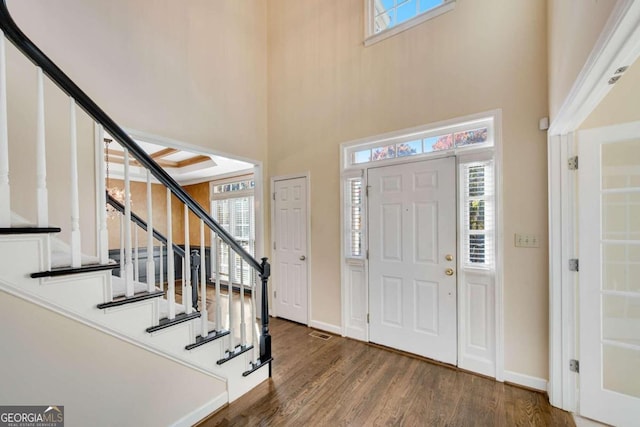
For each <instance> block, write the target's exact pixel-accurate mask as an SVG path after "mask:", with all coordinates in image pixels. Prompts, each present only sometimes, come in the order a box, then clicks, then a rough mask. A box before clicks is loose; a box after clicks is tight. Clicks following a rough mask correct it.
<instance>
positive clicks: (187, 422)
mask: <svg viewBox="0 0 640 427" xmlns="http://www.w3.org/2000/svg"><path fill="white" fill-rule="evenodd" d="M228 401H229V395H228V394H227V392H226V391H225V392H224V393H222V394H221V395H220V396H218V397H216V398H214V399H213V400H210V401H209V402H207V403H205V404H204V405H202V406H201V407H199V408H198V409H196V410H195V411H193V412H191V413H189V414H187V415H185V416H184V417H182V418H180V419H179V420H178V421H176V422H175V423H173V424H171V426H172V427H182V426H186V427H189V426H192V425H194V424H195V423H197V422H198V421H200V420H201V419H203V418H204V417H206V416H207V415H209V414H211V413H212V412H214V411H216V410H218V409H220V408H222V407H223V406H224V405H225V404H226V403H227V402H228Z"/></svg>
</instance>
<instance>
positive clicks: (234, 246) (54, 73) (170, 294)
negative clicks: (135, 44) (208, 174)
mask: <svg viewBox="0 0 640 427" xmlns="http://www.w3.org/2000/svg"><path fill="white" fill-rule="evenodd" d="M0 12H1V13H0V24H1V25H2V28H3V30H4V31H0V227H10V226H11V204H10V202H11V197H10V196H11V195H10V185H9V178H10V175H9V141H8V121H7V80H6V50H5V33H6V35H7V38H8V39H10V40H11V41H12V43H14V45H15V46H16V47H17V48H18V49H19V50H20V51H22V53H24V54H25V55H26V56H27V57H28V58H29V59H30V60H32V61H33V62H34V63H35V64H36V71H37V104H36V105H37V109H36V150H35V152H36V159H35V160H36V162H35V163H36V201H37V212H36V217H37V224H38V226H41V227H46V226H48V225H49V212H48V188H47V167H46V166H47V165H46V140H45V139H46V133H45V107H46V105H45V93H44V92H45V81H44V76H45V74H46V75H47V76H48V77H49V78H50V79H51V80H52V81H53V82H54V83H56V84H57V86H58V87H60V88H61V89H62V91H63V92H65V93H66V94H67V95H68V96H69V128H70V163H71V164H70V184H69V185H70V191H69V194H70V218H71V224H70V232H71V245H70V246H71V267H72V268H80V267H82V260H83V257H82V249H81V240H82V239H81V230H80V197H79V176H78V173H79V170H78V168H79V164H78V122H77V108H76V105H78V106H80V107H81V108H82V110H83V111H84V112H86V113H87V114H88V116H89V117H91V118H92V119H93V120H94V121H95V123H96V126H97V129H98V136H99V143H100V147H99V148H100V151H99V152H100V153H102V146H101V144H102V141H104V136H105V131H107V132H108V133H109V134H110V135H111V136H113V137H114V139H115V140H116V141H118V142H119V143H120V144H121V145H122V146H123V157H124V159H123V164H124V206H119V209H121V211H122V212H123V214H122V215H119V219H120V221H119V223H120V229H119V234H120V236H119V237H120V243H121V244H120V275H121V277H122V278H123V279H124V281H125V295H126V296H127V297H132V296H134V293H135V289H136V282H139V280H140V278H141V272H140V249H139V245H140V241H139V230H138V227H142V228H145V227H146V230H147V242H146V245H147V260H146V262H147V264H146V269H147V270H146V271H147V280H146V282H147V283H146V289H147V290H148V291H149V292H152V291H155V286H156V278H155V262H154V250H155V247H154V240H153V239H154V236H153V208H152V194H151V193H152V187H151V175H153V176H154V177H155V178H156V179H157V180H158V181H159V182H160V183H161V184H162V185H163V186H164V187H165V188H166V198H167V204H166V208H167V213H166V218H167V238H166V241H165V239H164V238H162V239H160V240H162V241H164V242H165V244H166V256H167V258H166V262H164V261H163V260H164V257H163V256H162V255H163V251H164V249H163V248H164V245H163V242H162V241H161V243H160V248H159V252H160V286H161V287H162V288H164V277H165V274H166V278H167V281H166V283H167V285H166V288H167V293H166V300H167V301H166V302H167V308H168V309H167V312H168V314H167V317H168V319H169V320H174V319H175V318H176V314H177V313H176V311H177V307H176V289H175V280H176V270H175V267H176V266H175V258H174V257H175V252H176V250H174V244H173V221H172V197H173V195H174V194H175V196H176V198H177V199H178V200H179V201H180V202H181V203H183V205H184V206H183V207H184V233H185V237H184V242H185V257H184V258H183V260H182V262H183V276H182V294H183V295H182V296H183V298H182V303H183V304H184V306H185V312H186V314H187V315H189V314H192V312H193V309H194V308H195V307H197V301H193V297H194V294H193V293H192V291H194V292H195V291H196V287H194V286H193V280H196V281H197V277H191V268H190V267H191V259H190V253H189V252H190V249H191V242H190V232H189V218H190V213H189V212H190V211H191V212H193V213H194V214H195V215H196V216H197V217H198V218H199V219H200V252H201V260H202V262H201V263H200V268H201V270H200V277H201V282H202V286H201V292H200V295H201V297H200V298H201V301H200V308H201V313H200V317H201V332H202V334H201V335H202V336H203V337H206V336H207V335H208V333H209V331H208V329H209V327H208V325H209V322H208V313H209V312H212V313H214V314H215V326H216V329H217V330H218V331H220V330H222V329H223V326H224V325H225V324H226V325H227V326H228V328H227V329H228V332H229V334H228V335H229V338H228V340H226V345H228V355H229V357H231V356H233V355H238V354H239V353H240V352H242V351H244V350H246V348H247V347H248V345H249V344H251V345H254V346H255V347H256V348H257V347H258V346H257V345H256V342H257V339H258V338H259V339H260V347H261V348H262V349H264V351H262V350H261V351H262V353H263V354H260V359H261V360H262V362H263V363H266V362H268V361H269V360H270V357H271V356H270V343H271V339H270V336H269V333H268V320H266V319H268V317H267V316H266V314H265V313H266V312H267V309H268V307H267V304H266V300H263V304H262V308H261V312H262V313H263V317H264V318H263V319H262V320H263V324H262V329H261V331H262V334H260V332H259V331H257V330H256V328H255V326H256V324H255V319H256V316H255V314H256V308H257V307H256V304H255V294H256V292H255V291H256V286H255V283H253V282H254V281H255V279H256V277H255V276H254V277H253V278H252V279H251V278H250V279H249V280H251V281H252V284H250V285H249V288H250V290H251V304H250V307H251V309H250V311H251V313H250V317H251V330H250V341H249V340H248V337H247V335H248V332H249V331H247V316H246V314H247V313H246V307H245V296H246V292H247V283H246V281H247V279H246V278H245V275H244V267H245V264H246V265H248V266H250V267H251V268H252V269H253V270H252V272H254V271H255V272H258V273H260V275H261V285H262V289H263V292H264V293H265V295H264V297H265V298H266V289H267V288H266V286H267V279H268V277H269V275H270V266H269V264H268V262H267V261H266V259H263V262H262V263H260V262H259V261H258V260H256V259H254V258H253V256H251V255H250V253H249V252H248V251H247V248H245V247H243V245H241V243H240V242H238V241H236V240H234V239H233V237H232V235H231V234H229V232H228V231H227V230H226V229H224V228H222V226H221V225H220V224H219V223H218V222H217V221H215V220H214V219H213V218H212V217H211V215H209V214H208V213H207V212H206V211H205V210H203V209H202V207H201V206H200V205H198V203H196V202H195V201H194V200H193V198H191V197H190V195H188V194H187V193H186V192H185V190H184V189H183V188H182V187H180V185H178V184H177V183H176V182H175V180H174V179H173V178H172V177H171V176H169V174H168V173H167V171H165V170H163V169H162V168H160V167H159V165H158V164H157V163H156V162H155V161H154V160H153V158H152V156H149V155H148V154H147V153H145V152H144V150H143V149H142V148H141V147H140V146H139V145H138V144H137V143H136V142H135V141H133V140H132V139H131V137H130V136H129V135H127V134H126V133H125V132H124V131H123V130H122V128H120V127H119V126H118V125H117V124H115V122H114V121H113V120H112V119H111V118H109V117H108V116H107V115H106V113H104V112H103V111H102V110H101V109H100V108H99V107H98V106H97V105H96V104H95V103H94V102H93V101H92V100H91V99H89V98H88V97H87V96H86V94H85V93H84V92H83V91H82V90H81V89H80V88H79V87H77V86H76V85H75V83H73V82H72V81H71V80H70V79H69V78H68V77H67V76H66V75H65V74H64V73H63V72H62V71H61V70H60V69H59V68H58V67H56V66H55V64H53V63H52V62H51V61H50V60H49V58H47V57H46V55H44V54H43V53H42V52H41V51H40V50H39V49H38V48H37V47H36V46H35V45H34V44H33V43H31V42H30V41H29V40H28V38H26V36H24V34H22V32H21V31H20V30H19V29H18V28H17V27H16V26H15V23H14V22H13V21H12V19H11V17H10V15H9V13H8V11H7V10H6V5H5V4H4V3H0ZM103 127H104V129H103ZM96 148H98V146H97V147H96ZM130 154H131V155H132V156H133V157H134V158H135V159H136V161H137V162H138V164H139V165H141V166H143V167H144V168H145V169H146V171H147V177H146V178H147V213H148V215H147V220H148V222H147V224H146V225H143V222H142V220H141V219H140V218H139V217H138V216H137V215H133V218H134V220H135V224H136V229H135V234H134V230H132V226H134V221H132V210H131V209H132V206H131V177H130V166H131V164H130ZM99 158H101V159H102V156H99ZM100 163H101V166H100V167H99V169H98V171H97V172H98V179H99V181H100V183H99V184H98V186H97V188H98V192H99V194H98V195H97V197H98V202H99V203H100V205H101V206H103V207H106V200H107V198H106V188H105V187H106V184H105V169H104V165H103V164H102V163H103V162H100ZM103 210H104V209H101V211H103ZM205 226H206V227H209V229H210V231H211V251H210V254H209V257H210V265H211V274H212V275H213V276H214V277H215V296H216V298H215V304H216V305H215V307H210V306H209V307H208V304H207V287H206V284H207V274H206V265H207V264H206V253H205V246H206V242H205V229H204V228H205ZM96 227H97V229H98V250H97V252H98V258H99V260H100V262H101V263H103V264H106V263H108V262H109V259H108V257H109V244H108V243H109V235H108V229H107V218H106V212H100V213H99V214H98V216H97V224H96ZM230 228H231V229H233V228H234V224H233V219H232V224H230ZM251 234H252V235H253V229H252V232H251ZM250 240H251V239H250ZM223 244H224V245H226V246H222V245H223ZM134 245H135V247H134ZM223 249H224V250H226V251H227V253H226V255H227V259H226V260H225V261H227V262H226V264H227V266H228V276H227V277H228V280H227V303H228V310H227V313H226V316H225V318H223V315H222V312H223V301H222V295H221V289H220V287H221V283H220V281H221V273H222V272H221V270H222V268H221V267H222V260H223V258H224V251H223ZM134 250H135V251H134ZM177 252H178V253H179V254H180V255H182V250H181V249H179V250H177ZM165 264H166V273H165ZM237 266H239V269H240V277H239V278H238V277H236V276H237V271H238V269H237V268H236V267H237ZM236 282H238V284H239V296H238V297H239V304H240V307H239V308H237V307H236V306H235V301H234V288H233V286H234V283H236ZM236 311H239V313H236ZM238 315H239V316H238ZM191 317H195V316H191ZM178 320H183V319H178ZM237 328H240V331H239V333H238V330H237ZM156 330H157V329H156ZM236 333H238V337H239V338H238V337H236ZM238 341H239V343H238ZM236 344H239V345H236ZM254 359H255V354H254ZM219 362H220V361H219ZM222 363H224V361H222Z"/></svg>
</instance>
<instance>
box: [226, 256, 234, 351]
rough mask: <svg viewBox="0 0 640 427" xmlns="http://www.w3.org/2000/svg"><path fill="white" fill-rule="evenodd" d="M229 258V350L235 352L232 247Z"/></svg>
mask: <svg viewBox="0 0 640 427" xmlns="http://www.w3.org/2000/svg"><path fill="white" fill-rule="evenodd" d="M227 253H228V255H229V257H228V260H229V264H228V265H229V281H228V284H229V286H228V287H227V295H228V303H229V314H228V316H229V318H228V321H229V352H230V353H233V352H234V350H235V347H236V346H235V336H234V334H235V327H234V325H233V311H234V310H233V271H232V268H231V266H232V265H233V264H232V256H233V251H232V250H231V248H229V250H228V252H227Z"/></svg>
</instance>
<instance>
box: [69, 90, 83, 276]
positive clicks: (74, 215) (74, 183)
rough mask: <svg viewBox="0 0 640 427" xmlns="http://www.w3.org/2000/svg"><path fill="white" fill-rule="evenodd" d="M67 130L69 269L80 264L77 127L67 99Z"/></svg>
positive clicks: (70, 104) (70, 102) (73, 109)
mask: <svg viewBox="0 0 640 427" xmlns="http://www.w3.org/2000/svg"><path fill="white" fill-rule="evenodd" d="M69 129H70V131H71V193H70V194H71V267H73V268H79V267H81V264H82V248H81V247H80V245H81V244H80V242H81V235H80V195H79V190H78V185H79V184H78V127H77V120H76V101H75V100H74V99H73V98H72V97H69Z"/></svg>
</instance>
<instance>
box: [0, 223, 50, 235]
mask: <svg viewBox="0 0 640 427" xmlns="http://www.w3.org/2000/svg"><path fill="white" fill-rule="evenodd" d="M60 231H62V229H61V228H60V227H38V226H36V225H21V226H18V227H0V234H49V233H59V232H60Z"/></svg>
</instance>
